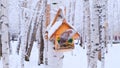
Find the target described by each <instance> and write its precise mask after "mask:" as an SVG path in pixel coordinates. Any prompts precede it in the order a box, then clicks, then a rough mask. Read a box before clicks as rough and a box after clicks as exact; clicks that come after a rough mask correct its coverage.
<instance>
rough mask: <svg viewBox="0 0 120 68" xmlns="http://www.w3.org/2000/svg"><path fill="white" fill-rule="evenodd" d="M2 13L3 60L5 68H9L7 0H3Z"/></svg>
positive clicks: (0, 14) (0, 5)
mask: <svg viewBox="0 0 120 68" xmlns="http://www.w3.org/2000/svg"><path fill="white" fill-rule="evenodd" d="M0 7H1V13H0V20H1V24H2V28H1V35H2V37H1V40H2V61H3V68H9V41H8V23H9V21H8V3H7V0H1V4H0Z"/></svg>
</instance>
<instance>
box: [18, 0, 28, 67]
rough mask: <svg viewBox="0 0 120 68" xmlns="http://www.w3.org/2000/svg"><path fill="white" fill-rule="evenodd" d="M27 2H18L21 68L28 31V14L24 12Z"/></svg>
mask: <svg viewBox="0 0 120 68" xmlns="http://www.w3.org/2000/svg"><path fill="white" fill-rule="evenodd" d="M27 4H28V1H27V0H24V1H20V5H21V6H20V7H21V9H22V10H21V17H22V18H21V45H20V47H21V68H24V58H25V45H26V38H27V30H28V25H29V23H28V21H29V12H28V11H27V10H26V8H27V7H28V5H27Z"/></svg>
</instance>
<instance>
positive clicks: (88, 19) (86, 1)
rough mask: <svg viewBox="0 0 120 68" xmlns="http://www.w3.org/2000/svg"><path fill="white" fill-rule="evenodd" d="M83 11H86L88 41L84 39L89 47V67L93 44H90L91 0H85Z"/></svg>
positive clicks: (85, 21)
mask: <svg viewBox="0 0 120 68" xmlns="http://www.w3.org/2000/svg"><path fill="white" fill-rule="evenodd" d="M83 7H84V10H83V13H84V17H83V20H84V22H83V23H85V25H84V26H85V37H86V41H84V42H85V43H86V47H87V58H88V67H89V66H90V52H91V44H90V3H89V0H84V1H83Z"/></svg>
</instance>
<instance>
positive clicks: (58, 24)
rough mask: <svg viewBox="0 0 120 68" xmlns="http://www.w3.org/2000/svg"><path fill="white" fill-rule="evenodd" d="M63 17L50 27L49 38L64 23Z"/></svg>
mask: <svg viewBox="0 0 120 68" xmlns="http://www.w3.org/2000/svg"><path fill="white" fill-rule="evenodd" d="M62 23H63V19H62V20H59V21H56V23H55V24H54V25H53V26H51V28H48V38H50V37H51V36H52V34H53V33H54V32H55V31H56V30H57V29H58V28H59V27H60V26H61V25H62Z"/></svg>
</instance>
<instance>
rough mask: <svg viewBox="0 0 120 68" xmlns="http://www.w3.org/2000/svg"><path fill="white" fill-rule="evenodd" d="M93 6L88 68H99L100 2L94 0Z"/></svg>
mask: <svg viewBox="0 0 120 68" xmlns="http://www.w3.org/2000/svg"><path fill="white" fill-rule="evenodd" d="M91 3H92V5H91V26H90V27H91V35H90V36H91V39H90V40H91V53H90V66H89V67H88V68H97V60H98V51H99V50H100V49H99V48H100V45H99V24H100V22H99V20H100V19H99V11H98V10H99V9H100V6H99V3H100V1H99V0H93V1H92V2H91Z"/></svg>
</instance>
